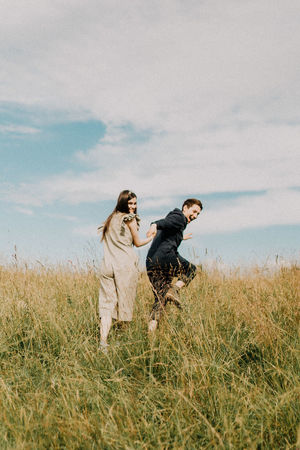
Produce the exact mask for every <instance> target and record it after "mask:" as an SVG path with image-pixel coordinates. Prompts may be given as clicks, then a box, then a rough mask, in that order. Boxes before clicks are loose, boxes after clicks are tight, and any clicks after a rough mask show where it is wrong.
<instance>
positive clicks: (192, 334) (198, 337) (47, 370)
mask: <svg viewBox="0 0 300 450" xmlns="http://www.w3.org/2000/svg"><path fill="white" fill-rule="evenodd" d="M299 281H300V271H299V269H298V268H297V267H296V266H295V267H292V268H289V269H281V270H279V271H277V272H276V273H273V274H272V275H270V274H268V275H265V274H264V272H263V271H260V270H258V269H255V270H253V272H252V273H251V274H250V273H249V274H248V275H247V276H241V275H240V274H239V273H238V272H236V273H233V274H231V275H229V276H224V275H223V274H221V273H219V272H217V271H215V272H212V273H206V272H199V274H198V275H197V277H196V279H195V280H194V281H193V282H192V283H191V285H190V286H189V288H188V289H187V290H186V291H185V293H184V294H183V303H184V309H183V311H182V312H178V310H177V309H176V308H174V307H172V306H171V305H170V306H169V307H168V311H167V314H166V316H165V317H164V318H163V320H162V323H161V326H160V328H159V330H158V331H157V333H156V335H155V337H154V338H149V336H148V334H147V320H148V315H149V311H150V307H151V303H152V294H151V290H150V286H149V283H148V281H147V278H146V275H145V274H142V275H141V279H140V283H139V286H138V294H137V303H136V310H135V319H134V321H133V322H132V323H130V324H129V325H128V326H127V327H124V328H121V329H119V328H117V327H115V328H114V329H113V330H112V332H111V335H110V349H109V353H108V355H107V356H106V355H104V354H102V353H99V351H98V350H97V348H98V316H97V301H98V287H99V282H98V278H97V272H96V271H95V269H94V268H93V267H91V268H85V269H81V268H74V267H59V266H57V267H48V268H47V267H42V266H41V267H35V268H31V269H30V268H28V267H26V266H24V267H18V266H17V265H15V266H14V267H8V266H6V267H1V268H0V320H1V324H0V325H1V326H0V368H1V375H0V406H1V407H0V448H1V449H2V448H3V449H6V448H7V449H11V448H18V449H33V448H34V449H44V448H45V449H46V448H47V449H48V448H53V449H54V448H67V449H73V448H78V449H93V448H95V449H96V448H100V449H132V448H134V449H135V448H137V449H143V448H144V449H151V448H153V449H156V448H163V449H171V448H172V449H173V448H176V449H180V448H182V449H186V448H187V449H193V448H207V449H208V448H233V449H236V448H241V449H242V448H243V449H244V448H253V449H258V448H260V449H263V448H270V449H271V448H272V449H273V448H296V442H297V433H298V435H299V430H297V426H298V421H299V412H300V411H299V354H298V353H297V352H298V350H299V285H300V283H299ZM118 344H119V345H118ZM298 444H299V437H298Z"/></svg>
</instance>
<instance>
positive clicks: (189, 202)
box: [181, 198, 203, 211]
mask: <svg viewBox="0 0 300 450" xmlns="http://www.w3.org/2000/svg"><path fill="white" fill-rule="evenodd" d="M193 205H198V206H199V207H200V211H202V209H203V206H202V203H201V202H200V200H198V199H197V198H187V199H186V200H185V201H184V203H183V205H182V208H181V209H183V208H184V206H187V207H188V208H190V207H191V206H193Z"/></svg>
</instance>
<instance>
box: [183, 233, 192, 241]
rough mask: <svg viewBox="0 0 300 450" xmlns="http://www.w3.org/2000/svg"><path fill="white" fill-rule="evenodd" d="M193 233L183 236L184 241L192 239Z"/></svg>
mask: <svg viewBox="0 0 300 450" xmlns="http://www.w3.org/2000/svg"><path fill="white" fill-rule="evenodd" d="M192 236H193V233H187V234H185V235H184V236H183V240H184V241H187V240H188V239H192Z"/></svg>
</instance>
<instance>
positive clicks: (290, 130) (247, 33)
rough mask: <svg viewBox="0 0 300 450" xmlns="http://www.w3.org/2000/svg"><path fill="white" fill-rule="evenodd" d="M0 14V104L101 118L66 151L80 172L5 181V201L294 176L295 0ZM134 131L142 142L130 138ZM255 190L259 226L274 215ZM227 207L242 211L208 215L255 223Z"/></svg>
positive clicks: (55, 7) (164, 193)
mask: <svg viewBox="0 0 300 450" xmlns="http://www.w3.org/2000/svg"><path fill="white" fill-rule="evenodd" d="M0 14H1V22H2V27H1V33H2V35H1V42H0V64H1V68H2V75H1V80H0V81H1V83H0V101H2V102H8V103H9V102H12V103H14V104H17V105H23V106H24V105H25V106H30V107H38V108H44V109H49V110H58V111H66V113H68V114H70V113H72V114H75V115H76V113H78V114H79V116H80V114H86V115H87V117H93V118H95V119H99V120H101V121H102V122H104V123H105V125H106V126H107V134H106V136H105V137H104V139H103V140H102V141H100V142H99V144H98V145H97V146H95V147H94V148H93V149H90V150H89V151H88V152H79V153H78V154H77V160H78V161H79V162H81V163H82V165H84V167H85V168H84V170H82V172H81V173H79V174H78V173H77V174H73V173H72V172H67V173H58V174H56V175H55V176H52V177H47V178H45V179H43V180H37V179H36V180H33V181H32V183H22V184H21V185H19V186H16V185H14V184H13V183H12V184H11V185H10V186H7V185H6V186H4V188H3V187H2V197H4V198H6V199H7V200H9V201H12V202H15V203H18V204H21V205H30V206H42V205H45V204H50V203H54V202H57V201H60V202H64V203H74V204H75V203H80V202H100V201H102V200H104V199H115V198H116V196H117V194H118V192H119V191H120V190H122V189H124V188H127V187H128V188H130V189H132V190H134V191H135V192H136V193H137V194H138V196H139V198H141V200H142V205H143V206H144V207H145V208H148V209H150V208H152V207H154V206H155V204H157V205H163V204H164V202H166V199H170V198H173V197H176V196H177V197H178V196H179V195H183V196H190V195H200V196H201V193H203V194H204V193H212V192H226V191H234V192H238V191H241V190H242V191H247V190H251V191H255V190H257V191H259V190H269V191H270V192H272V191H274V192H275V190H279V192H285V194H284V195H288V198H290V195H292V194H291V193H290V192H292V191H288V190H287V189H288V188H289V187H291V186H297V185H299V174H298V167H299V166H300V156H299V146H300V125H299V124H300V113H299V100H300V97H299V95H300V74H299V71H300V52H299V51H298V47H299V40H300V28H299V19H300V3H299V1H298V0H290V1H289V2H286V1H285V0H278V1H277V2H276V4H275V3H274V4H273V5H270V2H269V0H251V1H248V0H246V1H243V2H236V1H235V0H228V1H227V2H226V7H224V3H223V2H219V1H217V0H206V1H201V2H197V1H194V0H187V1H185V2H182V1H180V0H172V1H171V0H163V1H161V0H150V1H149V2H140V1H138V0H130V1H129V0H127V1H126V0H125V1H121V0H119V1H118V0H87V1H86V2H84V3H83V2H81V1H79V0H74V1H72V2H69V1H67V0H59V1H58V0H51V1H50V0H41V1H39V2H38V4H37V3H36V2H34V1H33V0H30V1H27V2H26V3H20V2H19V1H17V0H9V1H8V0H6V1H2V2H1V7H0ZM72 114H71V115H72ZM126 125H127V126H128V125H129V126H128V127H127V128H126ZM3 130H4V129H3ZM28 130H30V127H27V131H28ZM32 130H34V129H32ZM126 130H127V131H126ZM11 131H12V130H11ZM143 131H144V132H145V134H147V133H148V136H149V139H148V140H146V139H145V140H144V141H143V140H139V141H136V140H135V137H136V135H141V134H142V133H143ZM28 132H29V131H28ZM287 193H288V194H287ZM268 195H269V196H270V195H271V194H268ZM282 195H283V194H282ZM295 195H296V194H295ZM153 199H156V200H154V203H153ZM251 199H253V198H251ZM267 199H268V197H266V201H265V202H264V203H263V204H262V206H261V207H262V209H263V207H264V208H266V211H269V210H270V213H269V214H267V213H265V215H266V216H268V217H266V218H265V219H264V220H263V219H262V217H264V214H263V213H262V216H261V219H260V223H262V224H263V223H270V221H271V218H272V221H273V222H272V223H278V220H279V219H278V217H276V214H275V213H274V211H273V209H272V205H271V204H270V203H268V201H267ZM249 201H250V200H249ZM251 201H252V200H251ZM246 203H247V201H246ZM258 204H259V205H260V203H259V202H258ZM232 208H233V210H232V214H234V215H235V217H242V216H243V217H244V221H240V222H239V221H229V222H228V225H226V224H227V222H226V220H227V219H226V214H227V213H226V212H224V213H222V214H224V217H223V216H220V214H221V212H218V215H217V216H215V217H214V216H210V215H209V214H210V213H209V212H207V217H212V220H211V222H213V223H216V222H218V220H219V219H220V217H221V218H222V220H223V219H224V222H223V223H224V228H223V227H221V228H222V229H227V228H228V229H231V227H232V226H233V225H232V223H236V224H239V225H236V226H239V227H243V226H244V225H245V224H248V225H247V226H256V225H255V223H257V220H258V219H255V220H254V219H253V216H252V215H249V213H246V211H244V212H243V215H242V216H241V215H240V214H239V213H240V212H241V211H242V205H239V206H237V205H235V206H232ZM243 208H244V207H243ZM287 208H291V211H289V212H288V214H287V215H286V217H288V218H289V219H288V220H296V219H295V218H293V217H294V216H293V205H292V204H291V203H290V202H288V203H287ZM204 217H206V216H204ZM215 219H216V220H215ZM217 219H218V220H217ZM205 220H208V219H205ZM282 220H283V219H282ZM297 220H298V219H297ZM204 223H205V222H204ZM219 223H222V222H221V221H220V222H219ZM293 223H294V222H293ZM226 227H227V228H226Z"/></svg>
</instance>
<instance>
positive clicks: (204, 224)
mask: <svg viewBox="0 0 300 450" xmlns="http://www.w3.org/2000/svg"><path fill="white" fill-rule="evenodd" d="M299 205H300V191H294V190H274V191H268V192H267V193H265V194H261V195H251V196H241V197H239V198H237V199H235V200H231V201H228V200H224V201H223V202H222V203H221V202H219V204H218V205H216V206H214V208H209V207H208V209H207V210H205V209H204V210H203V212H202V213H201V214H200V216H199V218H198V219H197V220H196V221H195V222H192V223H191V224H190V225H189V231H190V232H193V233H194V234H195V235H198V234H210V233H226V232H232V231H240V230H244V229H247V228H259V227H268V226H273V225H299V224H300V208H299Z"/></svg>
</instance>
